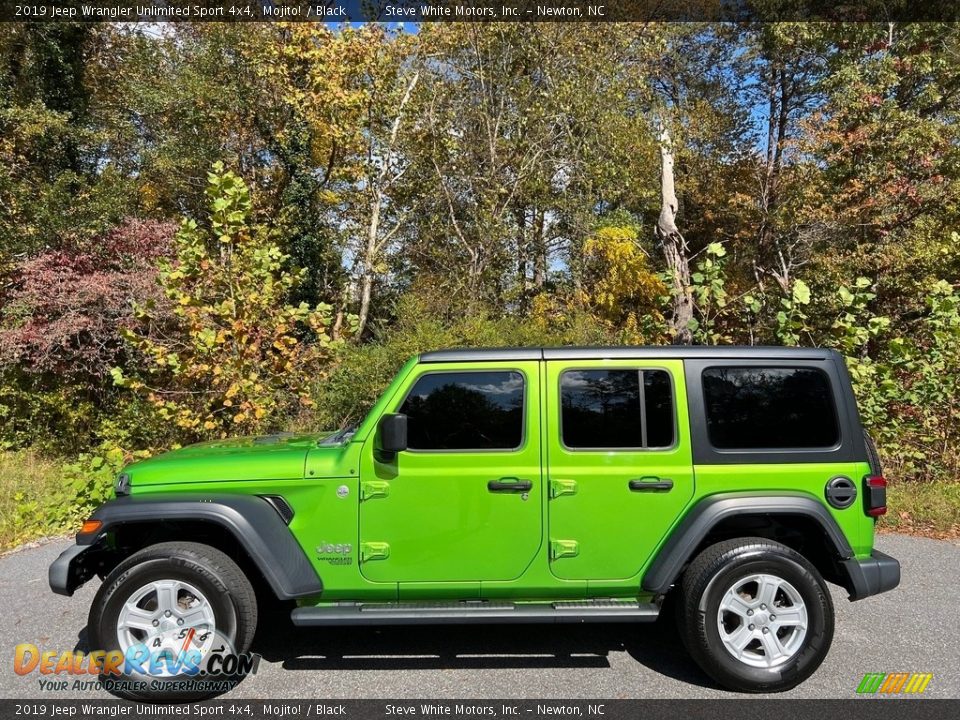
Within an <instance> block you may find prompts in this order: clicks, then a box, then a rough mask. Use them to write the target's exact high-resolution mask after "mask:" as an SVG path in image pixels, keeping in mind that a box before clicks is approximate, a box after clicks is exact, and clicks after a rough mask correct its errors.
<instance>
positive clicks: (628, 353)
mask: <svg viewBox="0 0 960 720" xmlns="http://www.w3.org/2000/svg"><path fill="white" fill-rule="evenodd" d="M836 357H837V352H836V351H835V350H827V349H822V348H799V347H779V346H766V345H693V346H690V345H650V346H619V347H539V348H462V349H451V350H434V351H432V352H425V353H421V354H420V362H422V363H445V362H483V361H495V360H504V361H514V362H520V361H524V360H632V359H647V358H660V359H667V358H670V359H678V360H683V359H686V358H690V359H703V360H705V359H714V358H715V359H718V360H831V359H833V358H836Z"/></svg>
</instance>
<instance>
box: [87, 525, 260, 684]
mask: <svg viewBox="0 0 960 720" xmlns="http://www.w3.org/2000/svg"><path fill="white" fill-rule="evenodd" d="M256 624H257V602H256V596H255V595H254V591H253V587H252V586H251V585H250V581H249V580H248V579H247V578H246V576H245V575H244V574H243V571H241V570H240V568H239V567H238V566H237V564H236V563H235V562H234V561H233V560H231V559H230V558H229V557H228V556H227V555H225V554H224V553H222V552H220V551H219V550H216V549H215V548H212V547H210V546H208V545H201V544H199V543H186V542H168V543H160V544H157V545H151V546H149V547H147V548H144V549H143V550H141V551H139V552H137V553H134V554H133V555H131V556H130V557H129V558H127V559H126V560H124V561H123V562H122V563H120V564H119V565H118V566H117V567H116V568H115V569H114V570H113V572H111V573H110V575H109V576H107V578H106V579H105V580H104V582H103V584H102V585H101V586H100V589H99V590H98V591H97V595H96V597H95V598H94V601H93V605H92V606H91V608H90V617H89V619H88V621H87V629H88V636H89V640H90V646H91V649H93V650H100V651H104V652H105V653H107V654H108V655H112V657H114V658H117V657H120V656H122V658H123V660H122V664H120V666H119V667H117V665H116V663H114V664H113V665H112V666H107V665H105V666H104V672H103V673H101V681H102V682H103V684H104V687H105V688H106V689H107V690H108V691H110V692H112V693H113V694H114V695H117V696H119V697H123V698H125V699H129V700H151V701H160V702H163V701H167V702H173V701H179V702H184V701H191V700H201V699H206V698H209V697H213V696H215V695H219V694H220V693H221V692H224V691H225V690H228V689H230V687H232V686H233V685H235V684H236V683H237V682H239V680H240V679H242V678H241V677H239V676H238V675H236V674H235V673H233V674H229V675H227V674H224V673H223V672H221V671H220V670H219V668H220V667H222V663H220V661H221V660H222V659H224V658H225V657H226V654H236V653H243V652H245V651H246V650H247V649H248V648H249V646H250V643H251V641H252V640H253V633H254V631H255V630H256ZM214 655H217V661H216V662H217V664H216V665H214V663H213V662H211V660H212V658H213V657H214Z"/></svg>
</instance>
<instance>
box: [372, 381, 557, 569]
mask: <svg viewBox="0 0 960 720" xmlns="http://www.w3.org/2000/svg"><path fill="white" fill-rule="evenodd" d="M539 373H540V364H539V363H537V362H504V363H500V362H497V363H484V364H482V365H472V366H471V365H469V364H462V363H457V364H444V365H443V366H442V368H441V367H437V366H434V368H431V366H429V365H424V366H421V367H420V368H418V369H417V371H415V372H414V373H413V375H412V376H411V377H410V378H409V379H408V380H407V382H406V383H405V385H404V387H403V388H401V389H400V390H399V391H398V393H397V397H396V398H395V399H394V401H393V402H392V404H391V405H392V406H391V407H390V408H388V409H387V412H399V413H404V414H406V415H407V417H408V434H409V448H408V449H407V450H404V451H402V452H399V453H397V454H396V456H395V457H394V458H383V457H378V453H377V450H376V441H377V439H376V437H375V433H374V434H373V435H372V436H371V437H370V439H369V440H368V441H367V443H366V446H365V447H364V451H363V458H362V461H361V469H360V489H361V492H360V560H361V565H360V569H361V572H362V573H363V575H364V577H366V578H367V579H369V580H373V581H380V582H478V581H484V580H512V579H514V578H517V577H519V576H520V575H521V574H522V573H523V571H524V570H525V569H526V568H527V566H528V565H529V564H530V562H531V561H532V559H533V557H534V556H535V555H536V553H537V550H538V549H539V547H540V543H541V535H542V520H541V517H542V516H541V503H542V499H543V494H542V476H541V462H540V452H541V448H540V436H541V432H540V378H539Z"/></svg>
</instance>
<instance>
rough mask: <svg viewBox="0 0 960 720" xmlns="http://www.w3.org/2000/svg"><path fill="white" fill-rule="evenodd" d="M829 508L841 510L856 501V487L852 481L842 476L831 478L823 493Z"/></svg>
mask: <svg viewBox="0 0 960 720" xmlns="http://www.w3.org/2000/svg"><path fill="white" fill-rule="evenodd" d="M823 494H824V496H826V498H827V502H828V503H830V506H831V507H835V508H837V509H838V510H843V509H844V508H848V507H850V506H851V505H853V501H854V500H856V499H857V486H856V485H855V484H854V482H853V480H851V479H850V478H848V477H845V476H843V475H837V477H835V478H831V480H830V482H828V483H827V487H826V488H825V489H824V492H823Z"/></svg>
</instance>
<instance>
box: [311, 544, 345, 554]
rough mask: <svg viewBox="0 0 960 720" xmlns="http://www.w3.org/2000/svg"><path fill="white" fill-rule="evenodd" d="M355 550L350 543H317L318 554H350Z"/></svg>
mask: <svg viewBox="0 0 960 720" xmlns="http://www.w3.org/2000/svg"><path fill="white" fill-rule="evenodd" d="M351 552H353V545H351V544H350V543H336V544H333V543H325V542H322V543H320V544H319V545H317V555H349V554H350V553H351Z"/></svg>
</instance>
